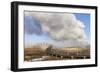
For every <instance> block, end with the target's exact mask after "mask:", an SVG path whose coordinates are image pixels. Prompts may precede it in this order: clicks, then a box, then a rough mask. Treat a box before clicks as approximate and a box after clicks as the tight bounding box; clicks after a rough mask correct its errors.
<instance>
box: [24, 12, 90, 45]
mask: <svg viewBox="0 0 100 73" xmlns="http://www.w3.org/2000/svg"><path fill="white" fill-rule="evenodd" d="M24 26H25V28H24V31H25V34H24V37H25V46H31V45H33V44H35V43H41V42H47V43H51V44H55V45H62V46H64V45H67V46H68V45H71V46H72V45H74V46H75V45H80V44H79V43H78V42H77V41H79V42H81V43H83V44H84V43H85V44H87V42H88V41H90V15H89V14H79V13H73V14H72V13H45V12H25V16H24ZM81 46H82V45H81Z"/></svg>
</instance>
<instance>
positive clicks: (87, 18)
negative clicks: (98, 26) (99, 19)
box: [75, 13, 90, 41]
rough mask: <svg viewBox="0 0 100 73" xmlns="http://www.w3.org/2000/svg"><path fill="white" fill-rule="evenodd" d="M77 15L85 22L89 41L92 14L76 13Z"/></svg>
mask: <svg viewBox="0 0 100 73" xmlns="http://www.w3.org/2000/svg"><path fill="white" fill-rule="evenodd" d="M75 16H76V18H77V19H78V20H80V21H82V22H83V23H84V25H85V29H84V30H85V33H86V36H87V39H88V41H90V14H82V13H76V14H75Z"/></svg>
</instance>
